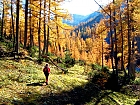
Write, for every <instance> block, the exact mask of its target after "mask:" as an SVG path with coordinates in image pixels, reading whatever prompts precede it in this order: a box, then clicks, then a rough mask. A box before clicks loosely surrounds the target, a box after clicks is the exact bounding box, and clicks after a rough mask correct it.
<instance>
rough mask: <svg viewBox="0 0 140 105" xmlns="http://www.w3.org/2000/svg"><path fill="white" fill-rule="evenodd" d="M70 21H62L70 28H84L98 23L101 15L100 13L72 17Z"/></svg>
mask: <svg viewBox="0 0 140 105" xmlns="http://www.w3.org/2000/svg"><path fill="white" fill-rule="evenodd" d="M72 18H73V19H72V20H71V21H70V20H63V22H64V23H66V24H68V25H71V26H78V27H77V28H78V29H79V28H81V27H86V26H90V27H91V26H93V24H95V23H99V21H100V20H101V18H103V15H102V14H101V13H100V12H97V11H95V12H93V13H92V14H90V15H87V16H83V15H77V14H73V15H72Z"/></svg>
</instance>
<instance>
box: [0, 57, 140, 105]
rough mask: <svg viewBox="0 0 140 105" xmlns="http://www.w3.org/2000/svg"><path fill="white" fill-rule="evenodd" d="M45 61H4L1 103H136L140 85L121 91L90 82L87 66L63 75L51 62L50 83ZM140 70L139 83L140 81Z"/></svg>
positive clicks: (0, 78)
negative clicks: (47, 77)
mask: <svg viewBox="0 0 140 105" xmlns="http://www.w3.org/2000/svg"><path fill="white" fill-rule="evenodd" d="M44 65H45V62H44V63H42V64H37V63H35V62H33V61H31V60H26V59H22V60H20V61H18V62H17V61H14V60H8V59H1V60H0V105H1V104H2V105H134V104H135V103H136V101H137V100H138V98H139V95H140V92H139V89H140V85H136V84H135V85H127V86H124V87H123V88H122V90H121V91H120V92H115V91H111V90H102V89H99V88H98V87H96V86H95V85H94V84H92V83H91V82H89V81H88V75H87V74H85V73H84V67H82V66H79V65H75V66H74V67H71V68H69V69H68V70H69V72H68V73H67V74H63V73H62V71H61V70H58V69H57V68H55V67H54V66H53V65H51V73H50V76H49V85H47V86H42V84H43V83H44V81H45V77H44V74H43V72H42V69H43V67H44ZM139 77H140V75H139V73H138V74H137V79H136V80H135V83H136V82H137V81H139V80H140V78H139Z"/></svg>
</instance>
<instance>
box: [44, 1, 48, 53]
mask: <svg viewBox="0 0 140 105" xmlns="http://www.w3.org/2000/svg"><path fill="white" fill-rule="evenodd" d="M45 11H46V0H44V48H43V55H44V54H47V51H46V48H47V40H46V12H45Z"/></svg>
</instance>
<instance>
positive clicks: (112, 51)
mask: <svg viewBox="0 0 140 105" xmlns="http://www.w3.org/2000/svg"><path fill="white" fill-rule="evenodd" d="M110 38H111V64H112V69H113V72H114V60H113V55H114V43H113V34H112V11H111V7H110Z"/></svg>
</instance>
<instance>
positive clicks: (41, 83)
mask: <svg viewBox="0 0 140 105" xmlns="http://www.w3.org/2000/svg"><path fill="white" fill-rule="evenodd" d="M43 83H44V82H36V83H30V84H26V85H27V86H43Z"/></svg>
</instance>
